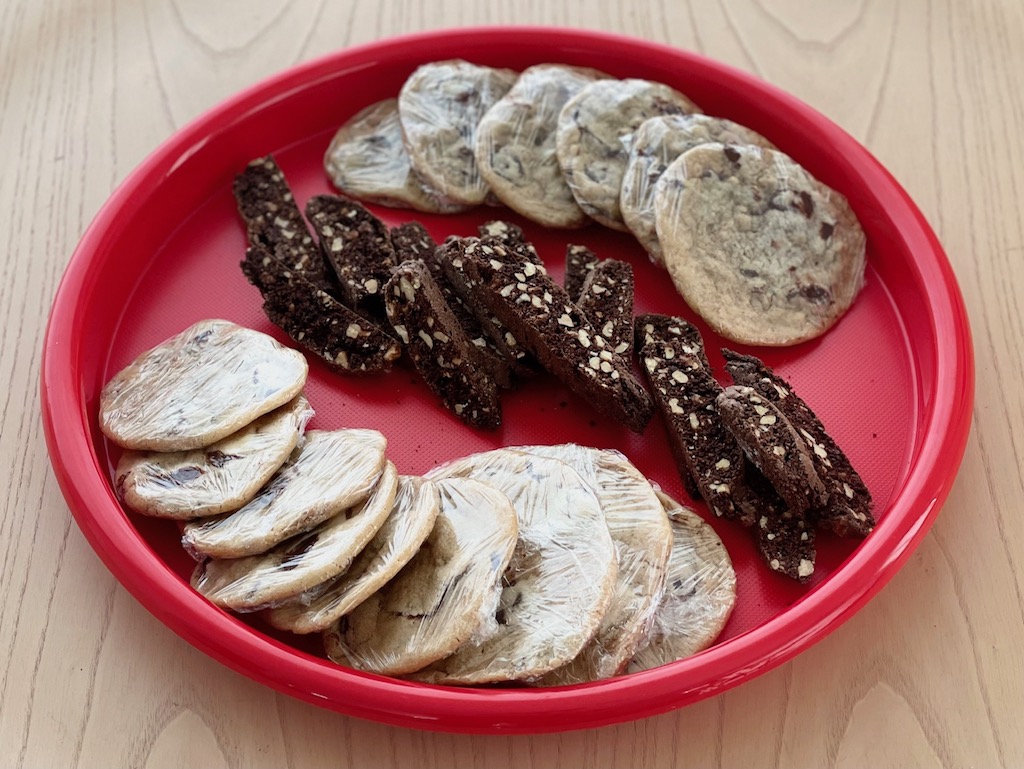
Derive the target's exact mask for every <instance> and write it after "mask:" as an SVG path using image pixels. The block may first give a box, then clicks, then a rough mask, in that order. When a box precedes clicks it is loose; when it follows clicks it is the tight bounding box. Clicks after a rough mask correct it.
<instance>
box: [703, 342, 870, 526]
mask: <svg viewBox="0 0 1024 769" xmlns="http://www.w3.org/2000/svg"><path fill="white" fill-rule="evenodd" d="M722 354H723V355H724V356H725V361H726V362H725V369H726V371H728V372H729V374H730V375H731V376H732V378H733V381H734V382H736V384H739V385H746V386H748V387H753V388H754V389H755V390H757V391H758V392H759V393H760V394H761V395H763V396H764V397H765V398H766V399H768V400H769V401H771V402H773V403H774V404H775V405H776V406H778V408H779V410H780V411H781V412H782V413H783V414H785V415H786V417H788V419H789V421H790V422H791V423H792V425H793V427H794V428H796V431H797V433H799V434H800V436H801V437H802V438H803V439H804V441H806V443H807V445H808V447H809V448H810V450H811V457H812V459H813V460H814V466H815V470H816V471H817V473H818V477H820V478H821V480H822V482H823V483H824V484H825V487H826V488H827V489H828V492H829V500H828V503H827V504H826V505H825V506H824V507H823V508H822V509H821V510H819V511H816V512H817V519H818V525H820V526H824V527H826V528H830V529H832V531H834V532H835V533H836V534H838V535H839V536H841V537H847V536H861V537H863V536H867V534H869V533H870V532H871V530H872V529H873V528H874V527H875V518H874V515H873V514H872V502H871V492H870V491H868V488H867V486H866V485H865V484H864V481H863V480H862V479H861V477H860V475H859V474H858V473H857V471H856V470H854V469H853V465H851V464H850V460H849V459H848V458H847V457H846V455H845V454H844V453H843V451H842V449H840V448H839V446H838V445H837V444H836V442H835V441H834V440H833V439H832V437H831V436H830V435H829V434H828V433H827V432H826V431H825V427H824V425H822V423H821V420H819V419H818V417H817V415H816V414H815V413H814V411H813V410H812V409H811V407H810V406H808V405H807V404H806V403H805V402H804V401H803V400H801V398H800V397H799V396H798V395H797V394H796V392H794V391H793V388H792V387H791V386H790V385H789V383H788V382H787V381H786V380H785V379H783V378H782V377H780V376H779V375H778V374H776V373H775V372H773V371H772V370H771V369H770V368H768V367H767V366H766V365H765V364H764V363H763V362H762V361H761V360H759V359H758V358H755V357H753V356H751V355H741V354H740V353H737V352H733V351H732V350H722Z"/></svg>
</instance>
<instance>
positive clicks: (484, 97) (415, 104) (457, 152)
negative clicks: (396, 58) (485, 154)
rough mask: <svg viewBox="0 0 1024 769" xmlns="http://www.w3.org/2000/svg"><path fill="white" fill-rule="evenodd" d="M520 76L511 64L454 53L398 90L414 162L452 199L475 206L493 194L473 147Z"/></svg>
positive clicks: (432, 184)
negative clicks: (487, 117) (488, 63)
mask: <svg viewBox="0 0 1024 769" xmlns="http://www.w3.org/2000/svg"><path fill="white" fill-rule="evenodd" d="M515 81H516V73H515V72H513V71H512V70H509V69H494V68H492V67H482V66H479V65H477V64H470V63H469V62H468V61H462V60H461V59H453V60H450V61H437V62H432V63H430V64H424V65H423V66H421V67H419V68H418V69H417V70H416V71H415V72H413V73H412V75H410V76H409V79H408V80H406V81H405V84H404V85H403V86H402V90H401V92H400V93H399V94H398V114H399V118H400V119H401V122H402V135H403V136H404V137H405V149H406V151H407V152H408V153H409V162H410V163H411V165H412V168H413V170H414V171H415V172H416V174H417V175H418V176H419V178H420V179H422V180H423V181H424V182H425V183H426V184H427V185H428V186H429V187H430V188H431V189H433V190H436V191H437V192H438V193H439V194H440V195H441V196H443V197H444V198H445V199H447V200H452V201H454V202H456V203H462V204H465V205H468V206H475V205H479V204H480V203H483V202H484V200H485V198H487V193H488V191H489V190H488V187H487V183H486V182H485V181H484V179H483V177H482V176H481V175H480V168H479V166H478V165H477V163H476V158H475V156H474V154H473V148H474V147H475V146H476V137H477V125H478V124H479V123H480V119H481V118H482V117H483V116H484V113H486V112H487V110H489V109H490V108H491V107H492V106H493V105H494V103H495V102H497V101H498V99H500V98H501V97H502V96H504V95H505V94H506V92H507V91H508V89H509V88H511V87H512V84H513V83H514V82H515Z"/></svg>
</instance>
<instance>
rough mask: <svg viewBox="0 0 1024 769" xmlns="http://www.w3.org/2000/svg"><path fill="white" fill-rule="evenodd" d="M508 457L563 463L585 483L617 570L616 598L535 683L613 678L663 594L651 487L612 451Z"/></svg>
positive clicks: (662, 549) (563, 450)
mask: <svg viewBox="0 0 1024 769" xmlns="http://www.w3.org/2000/svg"><path fill="white" fill-rule="evenodd" d="M515 450H516V451H525V452H527V453H529V454H536V455H538V456H546V457H551V458H552V459H558V460H560V461H562V462H565V463H566V464H568V465H569V466H570V467H572V468H573V469H574V470H575V471H576V472H578V473H579V474H580V476H581V477H582V478H583V479H584V480H585V481H586V482H587V483H588V484H590V486H591V488H593V490H594V491H595V492H596V494H597V499H598V501H599V502H600V504H601V509H602V510H603V512H604V520H605V523H606V524H607V525H608V531H609V533H610V534H611V537H612V542H614V543H615V551H616V555H617V557H618V565H619V569H618V578H617V580H616V584H615V593H614V596H613V597H612V601H611V604H610V605H609V606H608V610H607V611H606V612H605V615H604V617H603V619H602V620H601V624H600V625H599V626H598V628H597V633H595V635H594V637H593V638H592V639H590V642H589V643H588V644H587V645H586V646H585V647H584V648H583V650H582V651H581V652H580V653H579V654H578V655H576V657H575V658H574V659H573V660H572V661H571V662H569V663H567V664H565V665H563V666H562V667H560V668H557V669H555V670H553V671H551V672H550V673H548V674H546V675H544V676H542V677H541V678H540V679H539V680H538V681H536V683H539V684H541V685H544V686H563V685H569V684H579V683H586V682H587V681H596V680H599V679H602V678H610V677H611V676H614V675H617V674H619V673H621V672H622V671H623V669H624V668H625V667H626V665H627V664H628V663H629V660H630V659H631V658H632V657H633V655H634V653H636V650H637V648H638V647H639V646H640V644H641V643H643V642H644V641H645V640H646V638H647V634H648V632H649V631H650V626H651V621H652V618H653V616H654V611H655V609H656V608H657V605H658V598H659V596H660V595H661V593H662V590H663V589H664V585H665V574H666V571H667V568H668V558H669V552H670V550H671V547H672V530H671V529H670V528H669V522H668V517H667V516H666V515H665V509H664V507H662V504H661V501H660V500H659V499H658V497H657V495H656V494H655V492H654V488H653V487H652V486H651V484H650V482H649V481H648V480H647V479H646V478H645V477H644V476H643V474H641V473H640V471H639V470H637V469H636V468H635V467H633V465H632V464H630V462H629V460H627V459H626V458H625V457H624V456H623V455H622V454H620V453H619V452H617V451H609V450H602V449H594V448H589V447H587V446H577V445H575V444H562V445H558V446H519V447H515Z"/></svg>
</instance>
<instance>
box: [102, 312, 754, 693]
mask: <svg viewBox="0 0 1024 769" xmlns="http://www.w3.org/2000/svg"><path fill="white" fill-rule="evenodd" d="M300 363H301V361H297V360H295V356H294V354H293V353H291V352H290V351H288V350H286V349H284V348H282V347H280V345H277V343H276V342H274V341H273V340H271V339H269V338H268V337H266V336H265V335H263V334H259V333H257V332H252V331H249V330H248V329H243V328H240V327H238V326H235V325H234V324H230V323H227V322H224V321H203V322H200V323H198V324H196V325H195V326H193V327H191V328H189V329H186V330H185V331H184V332H182V333H180V334H178V335H177V336H175V337H173V338H171V339H169V340H167V341H166V342H164V343H162V344H160V345H158V346H157V347H155V348H153V349H151V350H149V351H147V352H145V353H143V354H142V355H140V356H139V357H138V358H137V359H136V360H135V361H134V362H133V363H132V364H131V365H130V366H128V367H127V368H126V369H124V370H123V371H122V372H120V373H119V374H118V375H117V376H115V377H114V379H113V380H111V382H110V383H109V384H108V385H107V387H106V388H105V389H104V393H103V397H102V399H101V410H100V421H101V424H103V425H104V426H105V430H106V431H107V432H108V434H109V435H111V437H113V438H115V439H116V440H118V441H120V442H121V443H122V444H128V445H131V446H134V447H135V448H134V449H130V450H126V451H125V452H124V455H123V457H122V459H121V461H120V463H119V465H118V471H117V473H118V475H117V482H116V487H117V490H118V493H119V495H120V496H121V497H122V499H123V500H124V501H125V502H126V503H127V504H128V505H129V506H130V507H132V508H133V509H136V510H137V511H139V512H142V513H145V514H149V515H157V516H162V517H170V518H177V519H184V520H186V521H187V522H186V523H185V526H184V530H183V534H182V544H183V545H184V547H185V548H186V550H187V551H188V552H189V553H190V554H191V555H192V556H193V557H195V558H196V559H197V560H198V561H199V563H198V565H197V566H196V568H195V570H194V573H193V575H192V584H193V586H194V587H195V588H196V589H197V590H198V591H199V592H201V593H202V594H203V595H205V596H206V597H207V598H209V599H210V600H211V601H213V602H214V603H216V604H217V605H219V606H222V607H224V608H228V609H232V610H235V611H255V610H259V609H267V610H268V611H267V614H266V616H267V619H268V621H269V622H270V623H271V624H273V625H275V626H276V627H279V628H282V629H287V630H291V631H294V632H299V633H310V632H318V631H323V632H324V633H325V635H324V638H325V643H326V646H327V650H328V654H329V655H330V656H331V658H332V659H335V660H336V661H338V662H342V663H344V664H349V665H352V666H354V667H357V668H359V669H362V670H367V671H371V672H377V673H387V674H393V675H398V674H412V673H415V674H416V675H415V677H417V678H418V679H419V680H428V681H433V682H438V683H464V684H469V683H489V682H494V681H499V680H516V681H530V682H533V683H539V684H542V685H550V684H565V683H579V682H584V681H589V680H596V679H600V678H605V677H608V676H612V675H617V674H620V673H622V672H626V670H627V669H634V670H635V669H643V668H646V667H652V666H655V665H658V664H663V663H665V662H670V661H672V660H674V659H678V658H680V657H682V656H687V655H688V654H692V653H694V652H696V651H699V650H700V649H702V648H704V647H706V646H707V645H709V644H710V643H712V642H713V641H714V639H715V637H716V636H717V635H718V633H719V632H720V631H721V629H722V627H723V626H724V624H725V622H726V620H727V619H728V616H729V614H730V613H731V611H732V607H733V604H734V601H735V574H734V572H733V570H732V567H731V564H730V562H729V558H728V555H727V554H726V552H725V550H724V548H723V547H722V544H721V542H720V540H718V538H717V537H716V536H715V534H714V532H713V531H712V530H711V529H710V528H709V527H708V526H707V525H706V524H704V523H703V522H702V521H700V519H699V518H698V517H697V516H696V515H694V514H693V513H692V512H691V511H687V510H684V509H682V508H681V507H680V506H679V505H678V504H676V503H674V502H673V501H672V500H671V499H669V498H667V497H665V496H664V495H660V494H659V493H657V492H656V491H655V490H654V488H653V487H652V486H651V484H650V483H649V482H648V481H647V479H646V478H644V477H643V475H641V474H640V473H639V472H638V471H637V470H636V468H635V467H633V466H632V465H631V464H630V463H629V462H628V461H627V460H626V459H625V457H623V456H622V455H620V454H618V453H616V452H612V451H602V450H598V449H591V448H586V447H581V446H574V445H562V446H527V447H519V448H517V449H512V450H506V449H502V450H498V451H493V452H488V453H485V454H478V455H474V456H472V457H467V458H464V459H460V460H455V461H453V462H451V463H449V464H447V465H443V466H441V467H438V468H435V469H434V470H433V471H431V473H429V474H428V476H426V477H422V478H421V477H414V476H400V475H399V474H398V472H397V469H396V468H395V466H394V465H393V464H392V463H391V462H389V461H388V460H387V457H386V440H385V439H384V436H383V435H381V434H380V433H378V432H376V431H374V430H362V429H346V430H336V431H330V432H327V431H317V430H314V431H310V432H308V433H305V434H303V432H304V427H305V422H306V421H307V420H308V418H309V417H310V416H311V415H312V411H311V409H310V408H309V404H308V403H306V401H305V399H304V398H303V397H302V396H301V395H294V392H293V391H294V390H295V389H296V388H301V386H302V384H303V383H304V379H305V368H304V366H301V365H296V364H300ZM247 365H255V366H256V369H257V370H256V373H255V374H254V373H253V371H252V370H251V369H246V366H247ZM213 379H216V380H218V381H217V384H216V386H215V387H213V388H211V387H210V386H209V381H210V380H213ZM250 381H251V382H257V383H259V387H257V388H256V389H249V390H246V389H245V387H244V384H245V382H250ZM240 390H241V392H239V391H240ZM197 394H198V395H201V396H207V397H203V398H202V399H201V400H200V401H199V403H198V404H197V403H192V405H191V406H188V404H189V403H190V402H191V401H194V400H195V396H196V395H197ZM289 395H294V398H293V400H292V401H290V402H288V403H286V404H285V405H283V406H279V407H278V408H277V409H276V410H275V409H273V406H274V405H275V403H277V402H279V401H280V400H281V399H283V398H285V397H287V396H289ZM142 403H145V404H146V405H147V408H145V409H142V408H141V407H140V404H142ZM186 406H188V408H186ZM267 409H270V410H269V411H267ZM261 411H262V412H264V416H262V417H257V418H256V420H255V421H254V422H251V423H249V424H248V425H246V426H244V427H242V428H241V429H236V430H234V432H232V433H230V434H228V435H227V436H223V437H219V439H218V440H216V441H215V442H214V443H213V444H208V445H206V446H197V444H200V443H203V442H205V441H207V440H209V439H211V438H218V436H222V434H223V432H224V431H225V430H229V429H232V428H236V427H237V426H238V424H240V423H241V422H243V421H244V420H245V419H249V418H251V417H252V416H253V415H254V414H256V413H258V412H261ZM279 423H280V424H279ZM211 429H213V432H210V430H211ZM169 436H170V438H171V439H170V440H169ZM154 446H159V448H161V449H164V451H160V452H157V451H152V450H150V451H143V450H142V449H143V448H144V447H147V448H150V449H152V448H153V447H154ZM263 469H266V471H267V472H266V473H264V471H263ZM239 484H245V486H246V489H245V490H244V491H243V490H240V489H238V488H236V487H237V486H238V485H239ZM140 500H142V503H141V504H140ZM670 518H671V520H672V522H671V523H670Z"/></svg>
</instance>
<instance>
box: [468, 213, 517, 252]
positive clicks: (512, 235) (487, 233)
mask: <svg viewBox="0 0 1024 769" xmlns="http://www.w3.org/2000/svg"><path fill="white" fill-rule="evenodd" d="M476 231H477V232H478V233H480V237H481V238H494V239H496V240H499V241H501V242H502V243H504V244H505V245H506V246H514V245H516V244H518V243H527V240H526V235H524V234H523V228H522V227H520V226H519V225H518V224H513V223H512V222H506V221H504V220H502V219H494V220H492V221H489V222H484V223H483V224H481V225H480V226H479V227H477V228H476Z"/></svg>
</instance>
